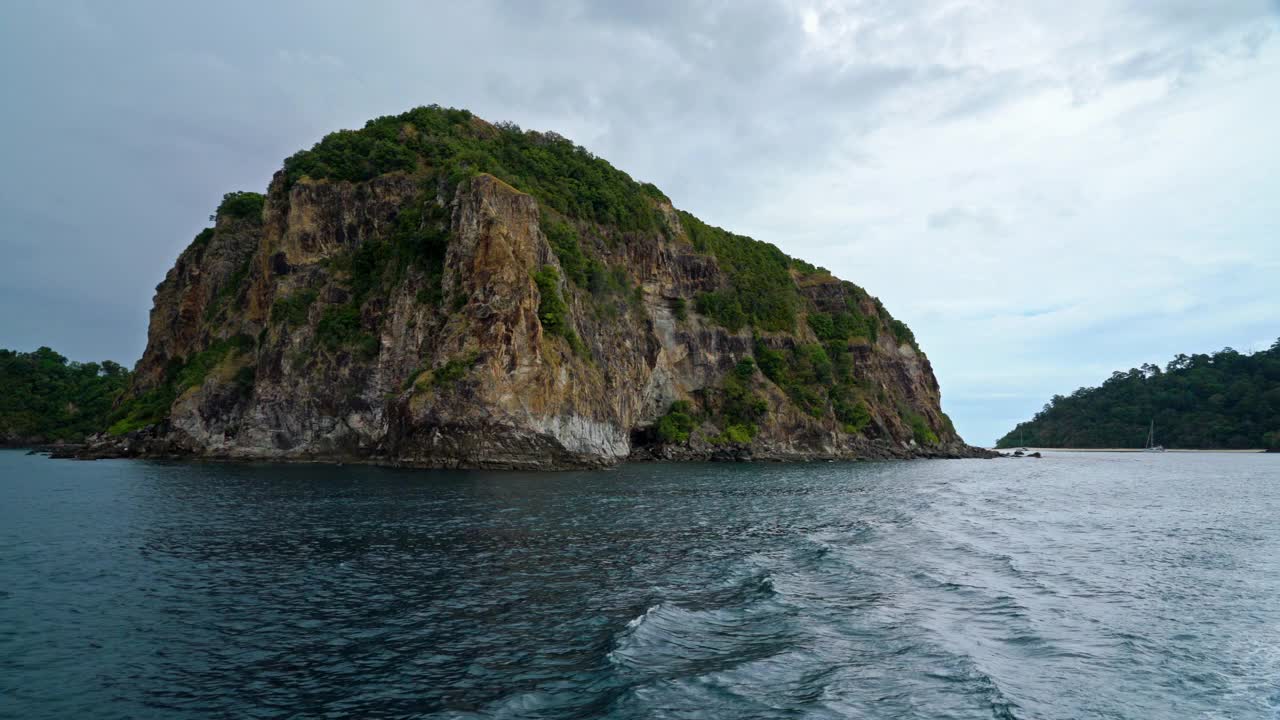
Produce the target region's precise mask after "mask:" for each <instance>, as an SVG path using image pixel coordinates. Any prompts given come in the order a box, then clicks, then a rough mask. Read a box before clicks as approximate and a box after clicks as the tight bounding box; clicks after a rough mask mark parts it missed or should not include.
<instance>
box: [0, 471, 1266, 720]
mask: <svg viewBox="0 0 1280 720" xmlns="http://www.w3.org/2000/svg"><path fill="white" fill-rule="evenodd" d="M1278 483H1280V457H1277V456H1261V455H1259V456H1253V455H1191V456H1188V455H1177V454H1166V455H1161V456H1138V455H1119V454H1115V455H1112V454H1086V455H1075V454H1060V455H1055V454H1050V455H1049V456H1047V457H1045V458H1044V459H1043V460H1041V461H1039V462H1034V463H1033V462H1007V461H945V462H913V463H878V464H819V465H794V466H785V465H769V466H759V465H689V466H671V465H644V466H632V467H626V468H623V469H621V470H617V471H612V472H599V473H561V474H545V475H539V474H521V473H508V474H501V473H457V472H411V471H403V470H388V469H376V468H363V467H323V466H229V465H196V464H193V465H183V464H161V463H146V462H126V461H109V462H97V463H68V462H53V461H48V460H44V459H41V458H36V457H28V456H25V455H23V454H21V453H17V452H0V578H3V581H4V582H3V583H2V584H0V585H2V586H0V716H13V717H24V718H41V717H47V718H63V717H90V716H92V717H107V718H114V717H119V718H125V717H133V718H147V717H156V718H170V717H177V718H181V717H209V716H225V717H298V716H308V717H309V716H330V717H343V716H352V717H442V718H443V717H453V718H490V717H493V718H497V717H506V718H521V717H528V718H595V717H618V718H664V717H670V718H693V717H724V718H746V717H755V718H775V717H776V718H794V717H805V718H844V717H875V718H880V717H883V718H899V717H920V718H992V717H996V718H1002V717H1017V718H1032V717H1043V718H1061V717H1080V718H1088V717H1097V718H1186V717H1231V718H1269V719H1271V720H1275V718H1276V717H1278V715H1277V713H1278V712H1280V680H1278V678H1280V651H1277V650H1276V648H1278V647H1280V564H1278V560H1277V558H1280V524H1277V523H1275V522H1274V518H1275V517H1277V516H1278V514H1277V511H1280V486H1278Z"/></svg>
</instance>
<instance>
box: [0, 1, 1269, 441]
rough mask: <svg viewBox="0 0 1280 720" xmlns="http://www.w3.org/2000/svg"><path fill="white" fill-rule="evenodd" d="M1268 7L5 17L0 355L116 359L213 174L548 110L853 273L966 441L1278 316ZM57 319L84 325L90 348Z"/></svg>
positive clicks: (483, 7)
mask: <svg viewBox="0 0 1280 720" xmlns="http://www.w3.org/2000/svg"><path fill="white" fill-rule="evenodd" d="M245 17H253V18H254V20H253V22H252V23H245V22H244V18H245ZM1277 17H1280V5H1277V4H1276V3H1275V2H1271V1H1263V0H1223V2H1214V3H1206V2H1200V1H1199V0H1170V1H1169V2H1160V3H1152V2H1146V1H1145V0H1081V1H1080V2H1074V3H1060V2H1049V1H1048V0H1033V1H1030V2H1023V3H1015V4H1009V3H996V2H987V1H982V0H964V1H963V2H962V1H959V0H895V1H894V2H886V1H885V0H849V1H847V2H837V1H835V0H761V1H760V2H753V3H731V2H723V1H722V0H708V1H706V2H693V1H686V0H662V1H659V2H646V3H628V2H595V1H590V0H577V1H575V2H523V1H520V2H517V1H516V0H491V1H483V0H478V1H477V2H474V3H454V4H447V3H430V4H420V3H412V2H389V3H384V4H379V5H378V7H377V9H376V11H371V10H370V9H369V8H367V7H365V6H364V5H361V4H352V3H343V2H339V1H338V0H320V1H317V2H313V3H268V4H258V3H251V2H248V0H232V1H231V2H228V3H224V4H220V5H218V6H216V7H215V6H199V5H192V6H183V5H181V4H173V3H163V2H159V0H155V1H153V2H139V3H126V4H114V5H110V6H108V5H96V4H89V3H60V4H51V5H25V6H23V7H21V8H18V9H15V10H14V11H12V12H10V13H8V15H7V17H6V25H5V30H4V31H3V32H4V33H5V36H6V37H5V39H6V41H7V42H5V43H3V44H0V77H3V79H4V82H5V87H6V89H7V93H8V96H7V97H8V99H9V100H10V102H9V103H8V106H7V108H6V114H5V116H4V117H3V119H0V122H2V123H4V130H5V132H4V133H0V153H3V157H5V158H6V162H7V168H6V169H7V172H6V173H5V174H4V175H3V176H0V252H3V253H5V255H6V257H10V258H13V259H14V262H11V263H8V264H5V265H3V266H0V294H3V295H4V297H5V298H6V299H16V298H22V297H27V298H37V297H42V298H43V297H48V294H50V293H51V294H52V295H53V296H54V297H57V298H58V299H59V300H58V302H47V301H44V300H33V301H32V302H29V303H27V305H28V306H29V307H27V308H26V311H25V312H24V313H23V317H22V318H18V317H17V316H15V315H14V314H12V313H10V314H8V315H3V316H0V346H18V347H34V346H35V345H37V344H48V345H51V346H54V347H55V348H58V349H60V350H62V351H64V352H67V353H69V354H71V355H72V356H73V357H83V359H100V358H103V357H112V358H116V359H119V360H123V361H129V360H131V359H132V358H135V357H137V355H138V354H140V352H141V349H142V347H141V342H142V338H143V336H144V335H143V331H144V330H145V323H146V319H147V311H148V309H149V306H150V301H151V293H152V288H153V287H154V285H155V283H156V282H158V281H159V279H160V278H161V277H162V276H163V274H164V272H165V271H166V270H167V269H168V267H169V265H170V264H171V263H172V261H173V258H174V257H175V256H176V255H177V253H178V251H179V250H180V249H181V248H182V247H183V246H184V245H185V244H186V243H187V242H188V241H189V240H190V238H191V237H192V236H193V235H194V234H195V233H196V232H198V231H199V230H200V227H201V226H202V224H203V220H204V218H205V217H206V216H207V215H208V213H209V211H210V208H211V207H212V206H213V205H214V204H215V203H216V202H217V199H218V198H219V197H220V196H221V194H222V193H223V192H226V191H228V190H232V189H248V188H262V187H265V185H266V183H267V181H268V180H269V178H270V176H271V173H272V172H273V171H274V170H276V169H277V168H278V167H279V165H280V162H281V160H282V159H283V158H284V157H286V156H288V155H289V154H291V153H293V152H294V151H296V150H298V149H299V148H301V147H306V146H309V145H310V144H311V143H314V142H315V141H316V140H318V139H319V138H320V137H321V136H323V135H324V134H325V133H326V132H329V131H332V130H334V129H337V128H341V127H358V126H360V125H361V124H363V122H364V121H365V120H366V119H368V118H370V117H374V116H377V115H382V114H387V113H394V112H399V111H402V110H404V109H406V108H409V107H412V106H415V105H419V104H425V103H431V102H438V103H441V104H445V105H453V106H460V107H468V108H470V109H471V110H473V111H475V112H476V113H477V114H479V115H481V116H482V117H486V118H488V119H490V120H495V121H496V120H509V121H514V122H517V123H519V124H520V125H522V126H524V127H530V128H536V129H546V130H555V131H557V132H560V133H561V134H563V135H565V136H567V137H570V138H572V139H574V140H575V141H576V142H578V143H580V144H582V145H584V146H586V147H587V148H589V149H590V150H592V151H593V152H595V153H597V154H599V155H601V156H603V157H605V158H608V159H609V160H610V161H611V162H613V163H614V164H615V165H616V166H618V167H620V168H622V169H624V170H626V171H627V172H629V173H631V174H632V175H633V176H635V177H637V178H639V179H642V180H648V181H653V182H655V183H657V184H658V185H659V186H660V187H662V188H663V189H664V190H665V191H667V193H668V194H669V195H671V197H672V198H673V199H674V200H675V202H676V204H677V205H679V206H680V207H682V208H684V209H687V210H690V211H692V212H694V213H695V214H698V215H699V216H702V217H703V218H704V219H706V220H707V221H709V222H713V223H715V224H718V225H721V226H724V227H728V228H732V229H734V230H736V231H738V232H743V233H746V234H750V235H753V236H755V237H758V238H761V239H764V240H769V241H771V242H774V243H776V244H778V245H780V246H782V247H783V248H784V250H786V251H787V252H790V253H792V254H795V255H799V256H802V257H805V258H806V259H808V260H810V261H813V262H815V263H817V264H820V265H823V266H826V267H828V268H831V269H832V270H833V271H834V272H836V273H837V274H838V275H840V276H842V277H847V278H849V279H851V280H853V281H855V282H858V283H859V284H861V285H864V286H866V287H867V288H868V289H869V290H871V291H872V292H873V293H876V294H878V295H880V296H881V297H882V298H883V299H884V301H885V302H886V304H887V305H888V307H889V309H890V310H891V311H892V312H893V313H894V314H895V315H896V316H898V317H901V318H903V319H905V320H906V321H907V322H908V323H909V324H911V326H912V327H913V329H914V330H915V332H916V335H917V336H918V337H919V338H920V339H921V341H922V343H923V345H924V347H925V349H926V351H927V352H928V353H929V356H930V358H931V359H932V361H933V364H934V367H935V370H936V371H937V372H938V374H939V378H940V381H941V384H942V388H943V398H944V405H945V406H946V407H947V409H948V411H949V412H950V414H951V415H952V417H953V418H954V419H955V421H956V423H957V425H958V426H959V428H960V430H961V431H962V433H964V434H965V435H966V437H968V438H969V439H971V440H974V441H978V442H989V441H991V440H993V439H994V438H995V437H996V436H998V435H999V434H1001V433H1003V432H1004V431H1005V430H1006V429H1007V426H1008V424H1009V423H1010V421H1011V419H1017V418H1020V417H1026V416H1029V415H1030V414H1031V413H1032V412H1034V411H1035V410H1036V409H1038V408H1039V407H1040V405H1041V404H1042V403H1043V402H1044V400H1045V399H1047V398H1048V397H1050V396H1051V395H1052V394H1054V393H1059V392H1060V393H1066V392H1070V391H1071V390H1072V389H1074V388H1075V387H1076V386H1079V385H1081V384H1090V383H1096V382H1098V381H1099V380H1100V379H1102V378H1105V377H1106V375H1107V374H1108V373H1109V372H1110V371H1111V370H1113V369H1116V368H1123V367H1131V366H1133V365H1136V364H1140V363H1141V362H1147V361H1160V360H1161V359H1162V358H1167V357H1168V356H1171V355H1173V354H1175V353H1177V352H1190V351H1197V350H1199V351H1203V350H1212V349H1216V348H1219V347H1221V346H1223V345H1228V344H1230V345H1234V346H1244V345H1246V343H1247V342H1248V341H1249V340H1250V339H1253V338H1258V337H1263V338H1265V337H1270V336H1274V335H1280V331H1278V330H1276V329H1275V318H1276V317H1280V306H1278V305H1277V301H1276V300H1274V299H1273V298H1274V290H1273V289H1272V287H1271V286H1272V285H1273V278H1274V276H1275V270H1276V263H1277V262H1278V261H1280V258H1278V257H1277V250H1276V247H1277V246H1276V244H1275V237H1274V228H1275V227H1280V209H1277V206H1276V205H1275V203H1274V198H1275V197H1276V195H1277V192H1280V177H1278V176H1277V173H1276V171H1275V168H1277V167H1280V147H1278V146H1277V144H1276V143H1275V141H1274V129H1273V127H1272V125H1273V124H1274V123H1273V122H1272V120H1271V119H1272V118H1274V117H1275V116H1276V115H1277V114H1278V113H1280V97H1277V94H1276V93H1275V92H1274V88H1275V87H1277V85H1278V84H1280V47H1278V46H1280V43H1277V42H1276V40H1275V38H1276V35H1277V30H1280V23H1278V22H1277ZM175 27H181V28H188V29H190V32H186V33H174V32H172V28H175ZM37 290H39V292H40V293H44V294H38V292H37ZM104 299H109V300H111V301H112V303H113V304H111V305H105V304H104V303H103V300H104ZM104 307H110V308H112V310H113V313H112V314H111V315H110V317H106V316H105V315H104V314H103V311H102V308H104ZM82 317H93V318H94V320H95V323H96V324H99V325H100V326H101V327H104V328H107V329H108V330H109V332H102V333H96V334H93V335H92V338H93V345H92V347H89V345H88V343H87V342H86V338H89V337H90V335H88V334H86V333H85V332H81V331H80V330H77V328H82V323H81V321H80V318H82ZM81 352H83V355H81V354H79V353H81Z"/></svg>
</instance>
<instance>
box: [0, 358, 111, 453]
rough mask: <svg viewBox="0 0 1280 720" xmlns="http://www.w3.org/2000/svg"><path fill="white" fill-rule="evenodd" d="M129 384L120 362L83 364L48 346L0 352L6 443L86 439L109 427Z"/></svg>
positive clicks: (0, 409) (0, 426)
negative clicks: (116, 404)
mask: <svg viewBox="0 0 1280 720" xmlns="http://www.w3.org/2000/svg"><path fill="white" fill-rule="evenodd" d="M128 383H129V372H128V371H127V370H125V369H124V368H123V367H122V366H120V365H119V364H117V363H114V362H111V361H110V360H107V361H105V362H102V363H93V362H90V363H78V362H68V360H67V359H66V358H65V357H63V356H61V355H59V354H58V353H56V352H54V351H53V350H50V349H49V348H47V347H42V348H40V349H38V350H36V351H35V352H30V353H23V352H14V351H12V350H0V442H11V443H12V442H53V441H56V440H68V441H75V440H81V439H83V438H84V437H85V436H86V435H89V434H92V433H95V432H99V431H101V430H102V429H103V428H104V427H106V416H107V413H108V412H109V411H110V410H111V404H112V403H113V402H114V401H115V399H116V396H118V395H119V394H120V392H121V391H122V390H124V388H125V387H126V386H127V385H128Z"/></svg>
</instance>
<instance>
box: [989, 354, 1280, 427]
mask: <svg viewBox="0 0 1280 720" xmlns="http://www.w3.org/2000/svg"><path fill="white" fill-rule="evenodd" d="M1152 422H1154V423H1155V427H1156V442H1157V443H1158V444H1160V445H1163V446H1165V447H1170V448H1199V449H1236V450H1243V449H1252V448H1264V447H1265V448H1268V449H1280V340H1277V341H1276V342H1275V344H1273V345H1272V346H1271V348H1270V349H1269V350H1263V351H1260V352H1256V353H1253V354H1251V355H1250V354H1243V353H1239V352H1236V351H1235V350H1232V349H1231V348H1224V349H1223V350H1221V351H1219V352H1216V353H1213V354H1212V355H1203V354H1198V355H1178V356H1177V357H1175V358H1174V359H1173V360H1171V361H1169V363H1168V364H1167V365H1165V366H1164V367H1163V368H1162V367H1160V366H1158V365H1153V364H1146V365H1143V366H1142V367H1140V368H1134V369H1132V370H1129V371H1128V372H1114V373H1112V374H1111V377H1110V378H1109V379H1107V380H1106V382H1104V383H1102V386H1101V387H1094V388H1080V389H1079V390H1076V391H1075V392H1074V393H1072V394H1071V395H1069V396H1066V397H1063V396H1062V395H1055V396H1054V397H1053V399H1052V400H1051V401H1049V403H1048V404H1047V405H1045V406H1044V409H1043V410H1041V411H1040V412H1038V413H1036V416H1035V417H1034V418H1033V419H1032V420H1030V421H1029V422H1024V423H1020V424H1019V425H1018V426H1017V427H1015V428H1014V429H1013V430H1012V431H1010V432H1009V434H1008V435H1005V436H1004V437H1002V438H1000V440H999V441H998V442H997V443H996V447H1001V448H1007V447H1015V446H1018V445H1029V446H1034V447H1064V448H1101V447H1114V448H1140V447H1142V446H1143V445H1144V443H1145V441H1146V437H1147V430H1148V428H1149V427H1150V424H1151V423H1152Z"/></svg>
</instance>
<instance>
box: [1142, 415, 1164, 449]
mask: <svg viewBox="0 0 1280 720" xmlns="http://www.w3.org/2000/svg"><path fill="white" fill-rule="evenodd" d="M1142 452H1164V446H1163V445H1157V444H1156V421H1155V420H1152V421H1151V429H1150V430H1148V431H1147V444H1146V447H1144V448H1142Z"/></svg>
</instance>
